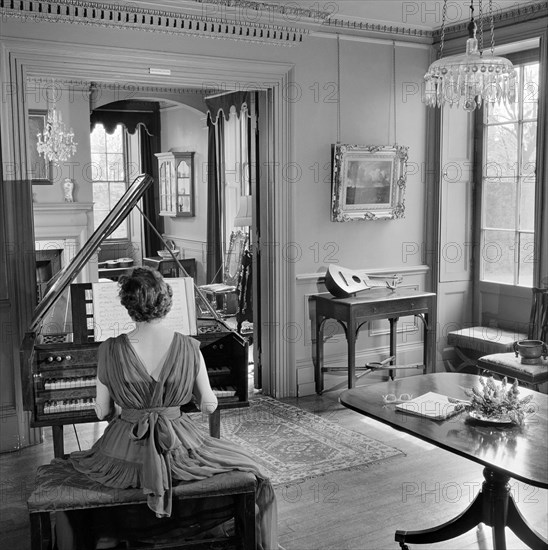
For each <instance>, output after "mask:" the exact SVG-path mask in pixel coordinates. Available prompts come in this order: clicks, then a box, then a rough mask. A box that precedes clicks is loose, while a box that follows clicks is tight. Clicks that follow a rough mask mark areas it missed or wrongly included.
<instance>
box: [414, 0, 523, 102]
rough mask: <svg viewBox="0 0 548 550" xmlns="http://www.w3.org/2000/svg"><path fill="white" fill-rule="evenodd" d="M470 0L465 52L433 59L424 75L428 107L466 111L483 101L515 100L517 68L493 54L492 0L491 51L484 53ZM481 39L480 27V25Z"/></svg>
mask: <svg viewBox="0 0 548 550" xmlns="http://www.w3.org/2000/svg"><path fill="white" fill-rule="evenodd" d="M481 2H482V0H479V3H480V13H481ZM446 4H447V0H445V2H444V11H443V24H442V34H441V46H440V52H443V45H444V35H445V14H446ZM473 4H474V3H473V0H472V2H471V6H470V10H471V12H472V17H471V21H470V24H469V26H468V31H469V38H468V40H467V41H466V53H464V54H460V55H452V56H448V57H445V58H443V57H442V58H441V59H438V60H437V61H434V63H432V64H431V65H430V67H429V69H428V72H427V73H426V74H425V75H424V80H425V88H424V95H423V102H424V103H426V105H428V106H429V107H443V106H444V105H449V106H451V107H452V106H453V105H455V106H456V107H460V106H462V107H463V109H464V110H466V111H473V110H474V109H476V108H480V107H481V106H482V104H483V103H491V104H493V103H498V104H500V103H501V102H503V103H514V102H515V101H516V72H515V70H514V67H513V65H512V63H511V61H509V60H508V59H506V58H504V57H497V56H495V55H494V28H493V16H492V6H491V1H490V2H489V10H490V17H491V53H490V54H487V55H483V52H481V51H480V50H479V49H478V39H477V38H476V33H477V26H476V23H475V21H474V16H473V13H474V7H473ZM480 38H481V42H482V43H483V30H482V29H480Z"/></svg>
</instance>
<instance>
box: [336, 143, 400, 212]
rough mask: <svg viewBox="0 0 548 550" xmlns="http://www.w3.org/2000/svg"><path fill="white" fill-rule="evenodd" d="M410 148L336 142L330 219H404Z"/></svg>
mask: <svg viewBox="0 0 548 550" xmlns="http://www.w3.org/2000/svg"><path fill="white" fill-rule="evenodd" d="M407 150H408V148H407V147H403V146H398V145H393V146H389V145H348V144H336V145H334V146H333V163H332V164H333V178H332V197H331V221H334V222H348V221H359V220H391V219H396V218H403V217H404V214H405V185H406V166H407Z"/></svg>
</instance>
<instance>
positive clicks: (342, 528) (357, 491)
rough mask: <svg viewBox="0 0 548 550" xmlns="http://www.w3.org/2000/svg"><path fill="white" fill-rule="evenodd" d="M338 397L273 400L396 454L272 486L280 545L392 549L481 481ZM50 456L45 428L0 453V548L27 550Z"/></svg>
mask: <svg viewBox="0 0 548 550" xmlns="http://www.w3.org/2000/svg"><path fill="white" fill-rule="evenodd" d="M326 378H327V380H326V387H331V386H329V383H331V382H332V383H333V384H332V385H335V384H337V383H339V382H340V381H341V380H343V379H342V378H340V377H338V376H336V375H333V378H332V379H331V380H330V379H329V377H326ZM364 378H365V380H364V379H361V381H360V384H369V383H374V382H376V381H377V382H378V381H379V379H377V378H375V376H372V375H368V376H367V377H364ZM339 393H340V392H339V391H335V392H329V391H327V392H325V393H324V394H323V395H322V396H321V397H319V396H310V397H305V398H300V399H297V398H295V399H284V400H283V401H284V402H287V403H291V404H294V405H297V406H299V407H301V408H303V409H305V410H307V411H310V412H313V413H314V414H318V415H320V416H322V417H323V418H326V419H327V420H329V421H331V422H335V423H339V424H340V425H341V427H344V428H348V429H351V430H355V431H359V432H360V433H363V434H365V435H367V436H369V437H372V438H374V439H377V440H379V441H382V442H384V443H386V444H387V445H391V446H393V447H396V448H398V449H400V450H402V451H403V452H404V453H405V456H399V457H396V458H392V459H389V460H387V461H384V462H380V463H378V464H373V465H371V466H369V467H362V468H356V469H352V470H348V471H338V472H333V473H330V474H328V475H325V476H320V477H317V478H313V479H310V480H305V481H303V482H300V483H293V484H290V485H288V486H286V487H278V488H276V494H277V496H278V516H279V518H278V519H279V521H278V525H279V536H280V544H282V545H283V547H284V548H285V549H286V550H328V549H329V550H332V549H333V550H347V549H348V550H369V549H371V550H384V549H394V550H397V549H398V548H399V546H398V544H397V543H396V542H394V533H395V531H396V530H397V529H408V530H413V529H423V528H427V527H432V526H435V525H438V524H440V523H442V522H444V521H447V520H449V519H451V518H452V517H454V516H455V515H457V514H458V513H460V512H461V511H462V510H464V509H465V508H466V507H467V506H468V505H469V504H470V502H471V499H472V498H473V496H475V494H476V491H477V490H478V489H479V487H480V484H481V482H482V480H483V476H482V467H481V466H480V465H479V464H475V463H473V462H471V461H469V460H466V459H464V458H460V457H457V456H455V455H453V454H451V453H449V452H447V451H443V450H441V449H438V448H436V447H433V446H432V445H429V444H427V443H424V442H421V441H419V440H417V439H416V438H413V437H412V436H409V435H405V434H400V433H398V432H397V431H396V430H393V429H392V428H389V427H387V426H384V425H383V424H381V423H379V422H376V421H373V420H370V419H367V418H366V417H363V416H361V415H359V414H357V413H354V412H352V411H349V410H348V409H345V408H344V407H342V406H341V405H340V404H339V402H338V395H339ZM105 426H106V423H104V422H103V423H97V424H81V425H78V426H77V433H78V435H79V443H80V447H81V448H88V447H90V446H91V445H92V444H93V442H94V441H95V440H96V439H97V438H98V437H99V436H100V434H101V433H102V431H103V429H104V427H105ZM65 431H66V436H65V437H66V450H67V451H68V452H70V451H74V450H78V448H79V446H78V441H77V439H76V437H75V435H74V431H73V430H72V428H71V427H67V428H66V429H65ZM52 457H53V446H52V441H51V433H50V430H49V429H45V430H44V443H42V444H40V445H36V446H33V447H27V448H25V449H21V450H19V451H16V452H13V453H6V454H2V455H0V479H1V494H0V548H2V549H9V550H29V549H30V538H29V530H28V515H27V509H26V500H27V497H28V495H29V494H30V492H31V490H32V484H33V479H34V472H35V470H36V468H37V466H38V465H40V464H45V463H47V462H49V461H50V460H51V458H52ZM512 487H513V490H514V496H515V498H516V500H517V504H518V507H519V509H520V511H521V512H522V514H523V515H524V516H525V517H526V518H527V520H528V521H529V522H530V523H531V525H532V526H533V527H534V528H535V529H536V530H537V531H539V532H540V533H541V534H543V535H544V536H545V537H546V536H548V491H544V490H537V489H535V488H532V487H527V486H525V485H524V484H521V483H514V484H513V485H512ZM507 539H508V549H509V550H521V549H523V548H526V546H525V545H524V544H523V543H521V541H519V540H518V539H517V538H516V537H515V536H514V535H513V533H511V532H509V533H508V535H507ZM411 548H421V549H425V550H428V549H429V548H432V549H445V550H456V549H470V550H483V549H491V548H492V542H491V529H490V528H489V527H483V528H482V527H480V528H479V529H474V530H472V531H470V532H469V533H466V534H465V535H462V536H461V537H458V538H456V539H453V540H451V541H447V542H444V543H438V544H434V545H412V546H411Z"/></svg>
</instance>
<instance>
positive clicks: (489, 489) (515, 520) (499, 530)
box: [395, 468, 548, 550]
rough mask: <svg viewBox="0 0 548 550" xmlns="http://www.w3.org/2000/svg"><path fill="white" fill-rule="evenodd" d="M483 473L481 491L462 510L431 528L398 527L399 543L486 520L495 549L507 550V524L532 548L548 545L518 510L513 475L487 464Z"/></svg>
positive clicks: (451, 534) (447, 535)
mask: <svg viewBox="0 0 548 550" xmlns="http://www.w3.org/2000/svg"><path fill="white" fill-rule="evenodd" d="M483 476H484V478H485V481H484V482H483V485H482V488H481V491H480V493H479V494H478V495H477V497H476V498H475V499H474V501H473V502H472V504H470V506H469V507H468V508H467V509H466V510H465V511H464V512H462V514H460V515H458V516H457V517H456V518H454V519H452V520H450V521H448V522H446V523H444V524H442V525H439V526H437V527H432V528H431V529H424V530H422V531H396V536H395V540H396V541H397V542H399V543H400V547H401V548H403V549H406V548H407V544H406V543H414V544H432V543H435V542H441V541H444V540H449V539H452V538H455V537H458V536H459V535H462V534H463V533H466V532H467V531H469V530H470V529H472V528H473V527H475V526H476V525H478V524H479V523H485V524H486V525H489V526H491V527H492V528H493V548H494V550H506V539H505V534H504V530H505V527H509V528H510V529H512V531H513V532H514V533H515V534H516V536H518V537H519V538H520V539H521V540H522V541H523V542H524V543H525V544H527V545H528V546H530V547H531V548H545V549H546V548H548V540H546V539H545V538H544V537H542V536H541V535H540V534H539V533H537V532H536V531H534V530H533V529H532V528H531V527H530V526H529V525H528V524H527V522H526V521H525V519H524V518H523V517H522V515H521V514H520V513H519V511H518V509H517V507H516V504H515V502H514V499H513V497H512V495H511V493H510V485H509V484H508V481H509V480H510V477H509V476H507V475H506V474H503V473H501V472H498V471H496V470H493V469H491V468H485V469H484V470H483Z"/></svg>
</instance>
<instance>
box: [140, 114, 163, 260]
mask: <svg viewBox="0 0 548 550" xmlns="http://www.w3.org/2000/svg"><path fill="white" fill-rule="evenodd" d="M157 116H158V119H159V118H160V116H159V114H158V115H157ZM159 122H160V121H159V120H158V124H159ZM139 142H140V144H141V152H140V155H141V171H142V172H145V173H146V174H150V175H151V176H152V177H153V178H154V181H155V182H158V163H157V162H156V157H155V156H154V153H159V152H160V138H159V135H157V136H151V135H149V134H148V132H147V131H146V128H145V127H144V126H140V127H139ZM159 191H160V190H159V187H158V184H157V183H156V184H155V185H151V186H149V188H148V189H147V190H146V193H145V194H144V195H143V213H144V215H145V216H146V217H147V218H148V219H149V220H150V222H151V223H152V225H153V226H154V227H155V228H156V229H157V230H158V232H159V233H163V231H164V219H163V218H162V216H160V214H159V212H160V197H159ZM143 221H144V224H143V257H146V256H156V254H157V251H158V250H162V249H163V248H164V243H163V242H162V240H161V239H160V237H158V235H157V234H156V233H155V232H154V231H153V229H152V228H151V227H150V225H149V224H148V223H147V222H146V221H145V220H143Z"/></svg>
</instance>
